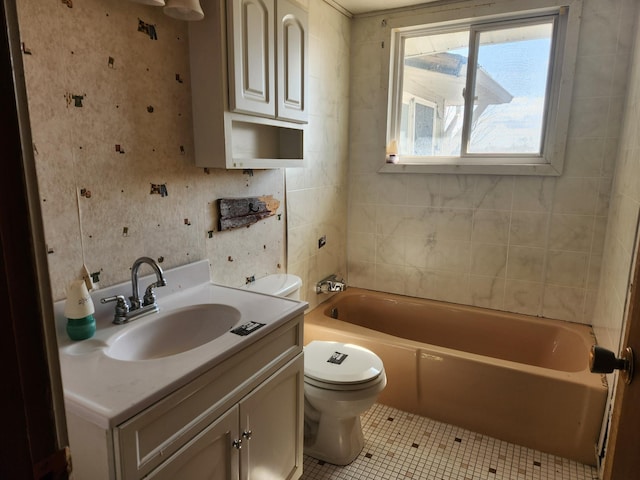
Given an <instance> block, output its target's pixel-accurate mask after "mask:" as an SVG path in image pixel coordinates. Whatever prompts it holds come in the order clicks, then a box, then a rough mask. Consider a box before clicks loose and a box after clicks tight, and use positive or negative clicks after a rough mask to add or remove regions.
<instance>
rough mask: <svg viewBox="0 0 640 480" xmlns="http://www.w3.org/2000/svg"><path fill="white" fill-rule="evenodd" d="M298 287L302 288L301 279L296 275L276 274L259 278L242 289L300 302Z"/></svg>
mask: <svg viewBox="0 0 640 480" xmlns="http://www.w3.org/2000/svg"><path fill="white" fill-rule="evenodd" d="M300 287H302V279H301V278H300V277H298V276H297V275H291V274H289V273H277V274H274V275H267V276H266V277H262V278H259V279H258V280H256V281H255V282H252V283H249V284H247V285H245V287H244V288H245V289H246V290H251V291H252V292H258V293H267V294H269V295H275V296H277V297H287V298H291V299H293V300H300Z"/></svg>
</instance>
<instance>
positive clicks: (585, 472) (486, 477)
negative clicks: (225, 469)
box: [302, 404, 598, 480]
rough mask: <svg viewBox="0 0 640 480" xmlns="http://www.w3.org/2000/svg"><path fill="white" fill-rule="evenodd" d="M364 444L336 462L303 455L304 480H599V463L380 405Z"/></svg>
mask: <svg viewBox="0 0 640 480" xmlns="http://www.w3.org/2000/svg"><path fill="white" fill-rule="evenodd" d="M362 428H363V431H364V436H365V446H364V449H363V451H362V453H360V455H359V456H358V458H356V460H355V461H354V462H353V463H351V464H350V465H347V466H346V467H338V466H335V465H330V464H328V463H324V462H319V461H318V460H315V459H313V458H311V457H307V456H305V457H304V473H303V475H302V479H303V480H391V479H403V480H406V479H414V480H427V479H428V480H597V479H598V474H597V471H596V469H595V468H593V467H590V466H587V465H583V464H580V463H577V462H574V461H572V460H567V459H565V458H560V457H556V456H554V455H549V454H546V453H542V452H538V451H536V450H531V449H528V448H525V447H521V446H518V445H513V444H511V443H507V442H503V441H501V440H496V439H494V438H491V437H487V436H485V435H480V434H477V433H474V432H471V431H469V430H465V429H462V428H458V427H455V426H452V425H447V424H444V423H440V422H436V421H434V420H430V419H428V418H424V417H420V416H417V415H413V414H409V413H406V412H402V411H400V410H397V409H395V408H391V407H387V406H385V405H380V404H376V405H374V406H373V407H372V408H371V409H370V410H369V411H368V412H367V413H365V414H364V415H363V416H362Z"/></svg>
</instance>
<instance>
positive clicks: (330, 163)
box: [286, 0, 350, 308]
mask: <svg viewBox="0 0 640 480" xmlns="http://www.w3.org/2000/svg"><path fill="white" fill-rule="evenodd" d="M309 32H310V38H309V48H310V50H309V57H310V59H311V62H310V65H309V86H310V89H309V107H310V112H311V113H310V116H309V125H308V127H307V137H306V138H307V142H306V145H305V154H306V155H307V156H306V162H307V167H306V168H304V169H294V168H289V169H287V170H286V186H287V212H288V228H287V234H288V238H287V259H288V270H289V272H290V273H294V274H296V275H299V276H300V277H301V278H302V280H303V285H304V289H303V290H304V291H303V292H302V297H303V298H304V299H305V300H307V301H308V302H309V305H310V307H311V308H313V307H315V306H316V305H318V303H321V302H322V301H324V300H326V298H327V297H326V296H325V295H318V294H316V293H315V291H314V290H313V289H314V286H315V284H316V283H317V282H318V281H319V280H321V279H322V278H325V277H326V276H328V275H330V274H333V273H337V274H339V275H343V276H344V277H346V275H347V258H346V251H347V248H346V245H347V240H346V238H347V237H346V235H347V193H348V187H347V182H348V177H347V172H348V153H349V143H348V142H349V69H350V65H349V44H350V19H349V18H347V17H345V16H344V15H343V14H341V13H339V12H338V11H337V10H336V9H334V8H333V7H331V6H329V5H328V4H327V3H325V2H323V1H322V0H311V1H309ZM321 237H326V244H325V246H323V247H322V248H319V247H318V240H319V239H320V238H321Z"/></svg>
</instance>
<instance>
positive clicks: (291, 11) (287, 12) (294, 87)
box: [276, 0, 309, 122]
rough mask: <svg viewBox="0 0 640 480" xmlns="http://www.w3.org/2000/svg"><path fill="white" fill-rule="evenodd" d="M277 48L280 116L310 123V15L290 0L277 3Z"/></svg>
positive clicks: (278, 109)
mask: <svg viewBox="0 0 640 480" xmlns="http://www.w3.org/2000/svg"><path fill="white" fill-rule="evenodd" d="M277 1H278V4H277V15H278V24H277V27H276V35H277V37H276V39H277V40H276V48H277V64H278V108H277V112H276V114H277V117H278V118H280V119H283V120H292V121H294V122H306V121H307V105H306V103H307V102H306V90H307V89H306V75H307V69H308V50H309V47H308V43H309V21H308V14H307V12H306V11H304V10H303V9H302V8H301V7H299V6H298V5H296V4H294V3H292V2H291V1H289V0H277Z"/></svg>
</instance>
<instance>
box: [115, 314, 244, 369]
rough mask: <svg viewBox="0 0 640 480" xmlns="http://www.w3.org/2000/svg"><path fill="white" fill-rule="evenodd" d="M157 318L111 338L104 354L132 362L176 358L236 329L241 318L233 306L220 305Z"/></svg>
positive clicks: (131, 326)
mask: <svg viewBox="0 0 640 480" xmlns="http://www.w3.org/2000/svg"><path fill="white" fill-rule="evenodd" d="M156 315H157V317H156V318H153V317H148V318H149V319H150V320H151V319H152V320H151V321H148V322H144V323H140V324H139V325H136V324H135V323H133V324H131V325H129V326H128V327H127V328H126V329H125V331H124V332H122V333H120V334H118V335H117V336H115V337H112V339H111V340H109V341H107V344H109V347H108V348H107V349H106V351H105V353H106V354H107V355H108V356H109V357H111V358H115V359H117V360H129V361H130V360H151V359H154V358H162V357H168V356H170V355H176V354H178V353H183V352H187V351H189V350H192V349H194V348H197V347H200V346H202V345H205V344H206V343H209V342H211V341H213V340H215V339H216V338H218V337H220V336H221V335H223V334H225V333H226V332H228V331H229V330H230V329H231V328H232V327H233V326H235V325H236V324H237V323H238V322H239V321H240V316H241V315H240V312H239V311H238V310H237V309H235V308H234V307H231V306H229V305H221V304H202V305H193V306H189V307H184V308H180V309H177V310H173V311H169V312H166V313H164V312H160V313H158V314H156ZM136 321H138V320H134V322H136Z"/></svg>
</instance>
